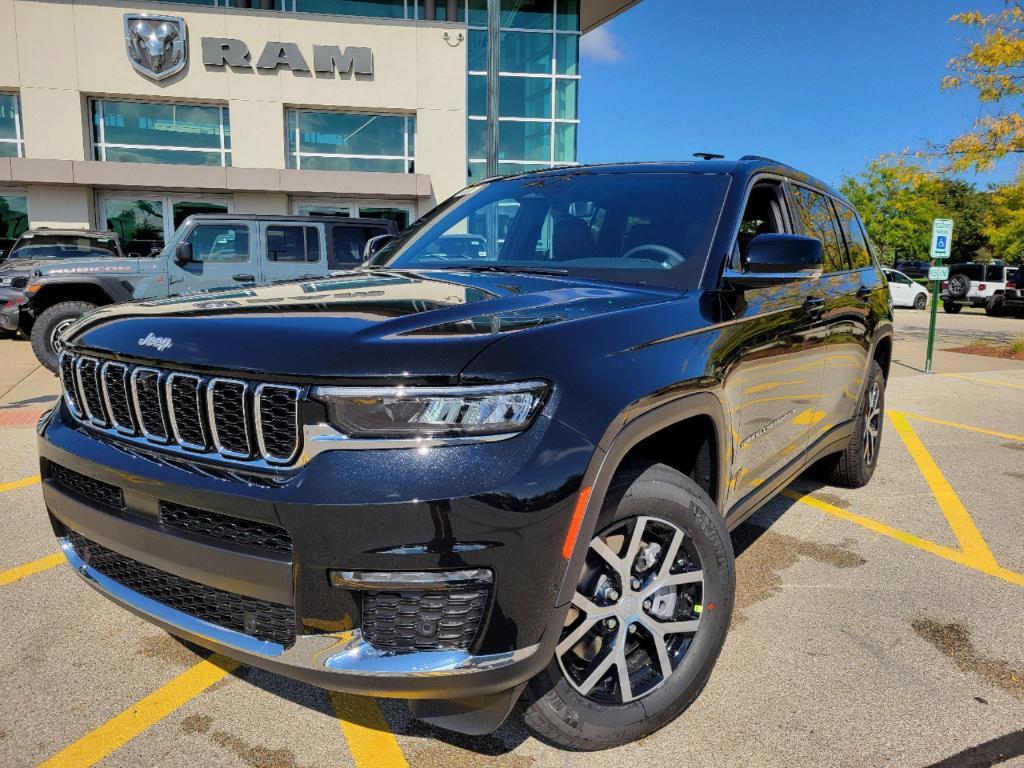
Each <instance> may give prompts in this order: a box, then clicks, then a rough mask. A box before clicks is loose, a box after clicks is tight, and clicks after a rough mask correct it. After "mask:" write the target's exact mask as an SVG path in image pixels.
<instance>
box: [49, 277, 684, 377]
mask: <svg viewBox="0 0 1024 768" xmlns="http://www.w3.org/2000/svg"><path fill="white" fill-rule="evenodd" d="M678 295H679V294H678V292H675V291H673V292H668V291H665V290H662V289H650V290H648V289H645V288H643V287H637V286H628V285H615V284H610V283H598V282H593V281H580V280H575V279H572V278H568V277H560V276H559V277H547V276H538V275H520V274H498V273H470V272H449V271H445V272H437V271H435V272H430V273H426V272H419V273H416V272H393V271H360V272H353V273H348V274H345V275H339V276H333V277H330V278H326V279H323V280H316V281H303V282H288V283H278V284H273V285H268V286H263V287H259V288H247V289H239V290H226V291H218V292H215V293H210V294H204V295H203V297H201V298H196V297H177V298H172V299H163V300H158V301H143V302H136V303H133V304H123V305H117V306H112V307H106V308H103V309H100V310H98V311H96V312H93V313H91V314H89V315H88V316H86V317H85V318H83V320H82V321H80V322H79V323H78V324H77V325H76V326H75V327H73V328H72V329H71V330H70V331H69V332H68V334H67V336H66V340H67V343H68V344H69V346H71V347H76V348H84V349H93V350H97V351H102V352H105V353H111V354H114V355H118V356H122V357H126V358H133V359H148V360H153V361H159V362H167V363H171V364H179V365H183V366H186V367H196V368H204V369H210V370H234V371H251V372H257V373H266V374H272V375H275V376H278V377H286V378H351V377H360V378H366V377H369V378H374V377H388V378H392V377H394V376H408V377H410V378H415V379H431V380H433V379H452V378H454V377H456V376H457V375H458V374H459V372H461V371H462V369H463V368H465V366H466V365H467V364H468V363H469V362H470V361H471V360H472V359H473V357H475V356H476V355H477V354H479V353H480V352H481V351H482V350H483V349H485V348H486V347H487V346H489V345H490V344H492V343H493V342H494V341H496V340H497V339H498V338H500V337H501V336H502V335H504V334H508V333H516V332H528V331H529V329H531V328H537V327H541V326H546V325H551V324H553V323H563V322H568V321H574V320H581V319H584V318H587V317H592V316H594V315H598V314H603V313H606V312H611V311H617V310H622V309H626V308H629V307H633V306H637V305H640V304H648V303H654V302H660V301H666V300H668V299H671V298H673V297H676V296H678Z"/></svg>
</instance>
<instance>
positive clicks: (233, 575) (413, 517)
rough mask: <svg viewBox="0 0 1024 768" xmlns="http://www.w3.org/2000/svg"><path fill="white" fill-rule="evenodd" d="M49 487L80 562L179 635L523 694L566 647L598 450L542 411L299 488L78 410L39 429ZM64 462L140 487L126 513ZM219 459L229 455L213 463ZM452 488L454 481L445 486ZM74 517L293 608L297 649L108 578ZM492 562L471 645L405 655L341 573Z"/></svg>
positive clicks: (369, 673)
mask: <svg viewBox="0 0 1024 768" xmlns="http://www.w3.org/2000/svg"><path fill="white" fill-rule="evenodd" d="M38 442H39V451H40V456H41V473H42V476H43V494H44V498H45V501H46V505H47V508H48V510H49V513H50V515H51V517H52V520H53V524H54V529H55V531H56V532H57V534H58V536H59V537H61V545H62V547H63V548H64V551H65V553H66V555H67V558H68V561H69V563H70V564H71V565H72V567H73V568H74V569H75V571H76V572H77V573H78V574H79V575H80V576H81V577H82V578H83V579H85V580H86V581H87V582H88V583H89V584H90V586H92V587H93V588H95V589H96V590H98V591H99V592H100V593H102V594H103V595H105V596H106V597H108V598H109V599H111V600H112V601H114V602H115V603H118V604H119V605H121V606H123V607H125V608H127V609H128V610H130V611H132V612H133V613H135V614H136V615H138V616H140V617H142V618H144V619H146V620H148V621H150V622H152V623H154V624H157V625H159V626H161V627H162V628H164V629H165V630H167V631H168V632H171V633H172V634H175V635H177V636H180V637H183V638H186V639H188V640H191V641H193V642H195V643H197V644H199V645H202V646H204V647H206V648H209V649H211V650H213V651H216V652H219V653H222V654H224V655H226V656H230V657H233V658H236V659H238V660H240V661H242V662H244V663H247V664H251V665H253V666H256V667H261V668H264V669H267V670H270V671H273V672H277V673H280V674H282V675H285V676H288V677H292V678H295V679H299V680H303V681H305V682H309V683H312V684H315V685H318V686H321V687H325V688H329V689H334V690H341V691H348V692H353V693H360V694H366V695H374V696H391V697H398V698H408V699H456V698H457V699H468V698H473V697H484V696H490V695H493V694H497V693H500V692H503V691H508V690H510V689H512V688H514V687H515V686H517V685H519V684H520V683H522V682H525V681H526V680H528V679H529V678H530V677H532V676H533V675H535V674H536V673H537V672H539V671H540V670H541V669H542V668H543V667H544V666H545V665H546V664H547V662H548V661H549V659H550V656H551V653H552V651H553V648H554V645H555V643H556V642H557V637H558V634H559V632H560V629H561V625H562V620H563V618H564V612H565V610H566V608H567V606H557V605H556V603H557V595H558V592H559V588H560V587H561V583H562V580H563V578H564V576H565V569H566V563H565V560H564V559H563V558H562V557H561V552H560V550H561V546H562V541H563V539H564V537H565V533H566V530H567V528H568V524H569V519H570V517H571V514H572V507H573V505H574V503H575V497H576V493H577V491H578V490H579V482H580V480H581V478H582V476H583V473H584V471H585V469H586V466H587V464H588V462H589V460H590V459H591V457H592V456H593V453H594V448H593V446H591V445H590V444H589V443H587V442H586V441H584V440H583V439H582V438H580V437H579V436H578V435H576V434H575V433H574V432H572V431H571V430H568V429H566V428H564V427H561V426H560V425H558V424H557V423H556V422H552V421H550V420H546V419H542V420H541V421H539V422H538V423H537V424H535V425H534V427H533V428H531V429H530V430H529V431H528V432H527V433H524V434H523V435H521V436H519V437H517V438H514V439H512V440H508V441H505V442H502V443H493V444H477V445H467V446H450V447H446V448H439V449H434V450H433V451H431V452H428V453H429V454H432V455H423V452H422V451H417V450H404V449H403V450H390V451H365V452H364V451H338V452H328V453H324V454H321V455H319V456H317V457H316V458H315V459H314V460H312V461H311V462H310V463H309V464H307V465H306V466H304V467H303V468H302V469H301V470H300V471H298V472H297V473H296V474H295V475H293V476H292V477H290V478H289V479H288V480H287V482H285V483H284V484H283V485H275V484H267V485H259V484H255V483H251V482H246V481H245V480H244V479H241V480H240V479H239V478H236V477H233V476H231V475H230V474H228V473H223V474H222V473H219V472H213V471H204V472H197V471H191V470H190V468H188V467H187V466H182V464H181V462H177V461H176V462H174V463H171V462H166V461H162V460H161V458H160V456H159V455H158V454H153V455H148V454H145V453H143V452H139V451H137V450H135V449H132V448H130V447H128V446H126V445H122V444H119V443H118V442H117V441H116V440H112V439H109V438H103V437H101V436H98V435H96V434H95V433H93V432H91V431H90V430H88V429H87V428H85V427H82V426H80V425H77V424H75V423H74V422H73V420H71V419H69V418H67V417H66V415H65V414H64V408H63V406H62V407H61V408H58V409H56V410H55V412H54V414H53V415H52V416H51V417H50V419H49V420H47V421H44V422H43V424H42V425H41V427H40V436H39V441H38ZM51 464H59V465H60V466H63V467H65V468H68V469H71V470H73V471H74V472H78V473H81V474H83V475H86V476H88V477H90V478H93V479H96V480H98V481H100V482H103V483H109V484H112V485H115V486H117V487H118V488H120V489H122V491H123V499H124V509H123V511H120V512H114V511H111V510H110V509H105V508H103V507H102V506H101V505H98V504H95V503H91V502H90V501H89V500H88V499H84V498H82V497H80V496H78V495H76V494H75V493H69V492H68V491H67V490H66V489H65V488H64V487H62V486H61V485H59V484H58V483H56V482H54V481H53V479H52V478H51V477H50V471H49V468H50V465H51ZM211 469H212V468H211ZM442 488H444V489H446V490H447V491H448V492H449V494H450V495H446V496H440V495H439V491H440V490H441V489H442ZM162 501H169V502H172V503H176V504H187V505H191V506H194V507H196V508H200V509H204V510H209V511H211V512H216V513H219V514H223V515H233V516H236V517H242V518H246V519H254V520H261V521H265V522H268V523H274V524H275V525H279V526H281V527H283V528H284V529H286V530H287V531H288V533H289V534H290V536H291V539H292V542H293V552H292V553H291V554H290V555H274V556H270V555H262V556H261V555H256V554H253V553H252V552H251V551H243V550H240V549H239V548H237V547H230V546H226V545H223V544H222V543H218V542H211V541H208V540H200V539H197V538H196V537H194V536H188V535H181V534H180V532H175V531H172V530H169V529H166V528H165V527H163V526H162V525H161V524H160V522H159V520H158V517H157V515H156V513H155V510H156V509H157V508H158V506H159V504H160V503H161V502H162ZM69 531H73V532H75V533H77V534H79V535H81V536H84V537H85V538H87V539H89V540H90V541H92V542H95V543H98V544H99V545H101V546H102V547H105V548H108V549H110V550H112V551H114V552H116V553H119V554H121V555H123V556H124V557H127V558H132V559H134V560H136V561H139V562H141V563H143V564H144V565H146V566H149V567H152V568H156V569H159V570H161V571H164V572H166V573H169V574H173V575H175V576H177V577H180V578H183V579H188V580H190V581H192V582H195V583H198V584H202V585H208V586H209V587H211V588H214V589H218V590H224V591H227V592H231V593H235V594H238V595H242V596H246V597H251V598H254V599H259V600H268V601H272V602H274V603H280V604H283V605H287V606H290V607H292V608H294V611H295V622H296V630H297V631H296V636H295V640H294V642H293V643H291V644H289V645H287V646H286V645H283V644H279V643H275V642H269V641H267V640H260V639H258V638H256V637H253V636H250V635H249V634H246V633H243V632H239V631H235V630H234V629H229V628H227V627H225V626H219V625H218V624H216V623H211V622H209V621H204V620H203V619H200V618H198V617H196V616H193V615H190V614H189V613H186V612H182V611H180V610H176V609H175V608H173V607H171V606H169V605H166V604H164V603H162V602H159V601H157V600H154V599H151V598H150V597H147V596H146V595H145V594H141V593H139V592H137V591H134V590H132V589H130V588H128V587H126V586H125V585H124V584H122V583H119V582H118V581H116V580H115V579H113V578H110V577H108V576H107V575H105V574H104V573H102V572H100V571H99V570H97V569H96V568H93V567H91V566H90V565H89V564H88V563H87V562H86V560H85V559H84V558H83V557H81V556H80V553H78V552H76V550H75V547H74V546H73V545H72V543H71V541H69V540H68V537H67V536H68V532H69ZM459 568H487V569H490V570H491V571H492V572H493V573H494V583H493V588H492V591H491V596H490V602H489V605H488V609H487V612H486V614H485V616H484V619H483V621H482V624H481V626H480V629H479V632H478V633H477V636H476V639H475V640H474V642H473V644H472V645H471V646H470V647H468V648H466V649H464V650H455V649H448V650H417V651H398V650H387V649H381V648H379V647H376V646H374V645H372V644H371V643H369V642H368V641H367V640H366V639H365V638H364V637H363V633H362V631H361V628H360V618H359V608H358V601H354V600H353V598H352V595H351V594H348V593H346V591H345V590H343V589H339V588H338V587H336V586H332V585H331V583H330V579H329V576H328V574H329V573H330V572H331V571H333V570H356V571H359V570H363V571H365V570H372V571H398V572H401V571H418V570H437V569H445V570H452V569H459Z"/></svg>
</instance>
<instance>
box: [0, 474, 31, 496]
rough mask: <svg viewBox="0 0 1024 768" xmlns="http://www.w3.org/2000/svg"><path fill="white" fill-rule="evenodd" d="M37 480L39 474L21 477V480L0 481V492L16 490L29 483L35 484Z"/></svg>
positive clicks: (25, 486) (27, 485) (26, 486)
mask: <svg viewBox="0 0 1024 768" xmlns="http://www.w3.org/2000/svg"><path fill="white" fill-rule="evenodd" d="M38 482H39V475H32V476H31V477H23V478H21V480H12V481H11V482H9V483H0V493H6V492H7V491H16V490H18V489H19V488H28V487H29V486H30V485H35V484H36V483H38Z"/></svg>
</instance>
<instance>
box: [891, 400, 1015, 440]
mask: <svg viewBox="0 0 1024 768" xmlns="http://www.w3.org/2000/svg"><path fill="white" fill-rule="evenodd" d="M885 412H886V413H890V414H900V415H902V416H905V417H906V418H908V419H916V420H917V421H927V422H929V423H930V424H941V425H942V426H944V427H956V428H957V429H966V430H967V431H968V432H977V433H978V434H980V435H991V436H992V437H998V438H1000V439H1002V440H1015V441H1017V442H1018V443H1024V435H1014V434H1012V433H1010V432H998V431H996V430H994V429H985V428H984V427H976V426H974V425H973V424H961V423H960V422H957V421H946V420H945V419H936V418H933V417H931V416H923V415H921V414H920V413H907V412H906V411H893V410H890V409H888V408H886V410H885Z"/></svg>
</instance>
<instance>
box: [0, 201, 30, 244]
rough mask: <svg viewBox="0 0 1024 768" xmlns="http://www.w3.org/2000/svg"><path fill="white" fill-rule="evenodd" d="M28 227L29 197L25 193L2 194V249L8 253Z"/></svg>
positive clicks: (0, 215) (0, 222)
mask: <svg viewBox="0 0 1024 768" xmlns="http://www.w3.org/2000/svg"><path fill="white" fill-rule="evenodd" d="M26 229H28V198H27V197H25V196H24V195H11V194H4V195H0V251H3V252H4V255H5V256H6V254H8V253H9V252H10V250H11V246H12V245H14V241H15V240H17V239H18V238H19V237H21V233H22V232H24V231H25V230H26Z"/></svg>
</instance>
